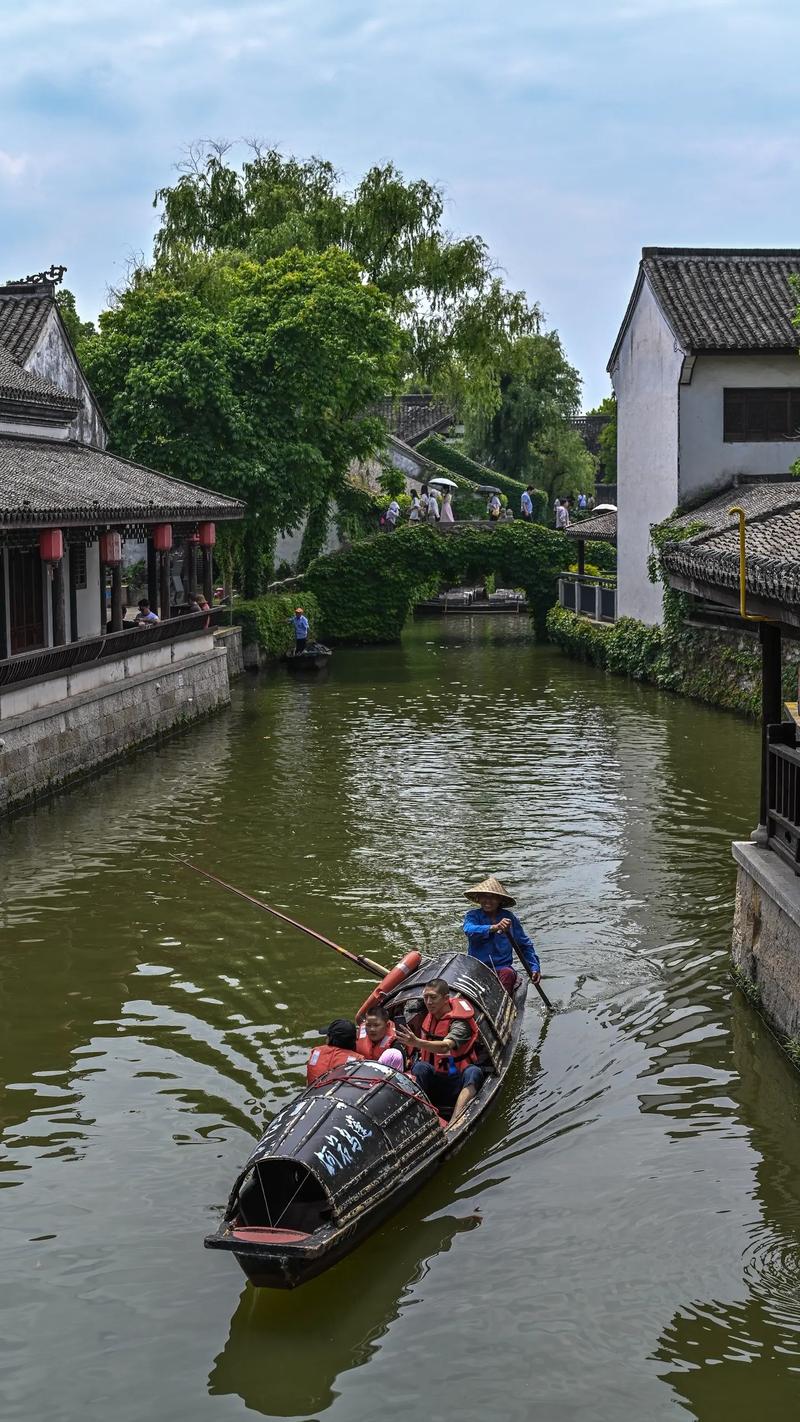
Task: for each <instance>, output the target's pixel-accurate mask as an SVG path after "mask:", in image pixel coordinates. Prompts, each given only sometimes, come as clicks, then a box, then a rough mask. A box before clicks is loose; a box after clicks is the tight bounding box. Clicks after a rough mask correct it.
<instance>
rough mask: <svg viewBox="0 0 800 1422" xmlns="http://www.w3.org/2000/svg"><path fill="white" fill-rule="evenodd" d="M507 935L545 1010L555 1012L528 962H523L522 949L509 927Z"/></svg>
mask: <svg viewBox="0 0 800 1422" xmlns="http://www.w3.org/2000/svg"><path fill="white" fill-rule="evenodd" d="M508 936H509V938H510V939H511V946H512V948H513V949H514V952H515V953H516V955H517V957H518V958H519V961H520V962H521V964H522V966H523V968H524V969H525V972H526V973H527V974H528V977H529V978H530V980H531V982H532V983H533V986H534V987H535V988H536V991H537V992H538V994H539V996H540V998H541V999H542V1002H543V1003H544V1005H545V1007H546V1008H547V1011H548V1012H555V1008H554V1006H553V1004H552V1002H551V1001H550V999H549V997H548V996H547V993H546V992H545V990H544V988H543V987H542V985H541V983H537V982H534V978H533V973H532V972H531V970H530V968H529V967H528V964H527V963H526V962H525V959H524V958H523V956H522V950H521V948H520V946H519V944H518V943H517V940H516V938H515V937H514V935H513V933H512V932H511V930H510V929H509V933H508Z"/></svg>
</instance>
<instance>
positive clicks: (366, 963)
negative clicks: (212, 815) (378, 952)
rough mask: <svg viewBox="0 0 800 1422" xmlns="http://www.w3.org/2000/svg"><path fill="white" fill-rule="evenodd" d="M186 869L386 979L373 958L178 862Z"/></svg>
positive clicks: (193, 866) (185, 861)
mask: <svg viewBox="0 0 800 1422" xmlns="http://www.w3.org/2000/svg"><path fill="white" fill-rule="evenodd" d="M178 862H179V863H180V864H183V866H184V867H185V868H186V869H193V870H194V872H195V874H202V876H203V878H204V879H210V880H211V882H212V884H219V886H220V888H221V889H227V890H228V893H229V894H237V895H238V897H239V898H240V899H244V900H245V902H246V903H248V904H253V905H254V906H255V908H258V909H261V912H262V913H271V914H272V916H273V918H279V919H280V920H281V921H282V922H283V923H288V924H290V925H291V927H292V928H299V930H300V932H301V933H307V934H308V936H309V938H316V940H317V942H318V943H324V944H325V947H326V948H332V949H333V951H334V953H341V955H342V957H343V958H349V959H350V962H351V963H358V965H359V967H361V968H366V969H367V970H368V971H369V972H370V973H374V974H375V976H376V978H385V977H386V974H387V973H388V971H389V970H388V968H382V967H381V965H380V963H376V962H374V961H373V959H372V958H365V956H364V954H363V953H351V951H350V949H349V948H342V946H341V944H339V943H334V942H333V939H331V938H326V937H325V936H324V934H322V933H317V932H316V930H315V929H313V928H307V927H306V925H305V924H304V923H298V921H297V919H296V918H290V917H289V915H288V914H286V913H281V912H280V910H279V909H276V908H271V907H270V905H269V904H265V903H264V902H263V901H262V900H261V899H254V898H253V896H252V894H246V893H245V892H244V890H243V889H237V888H236V886H235V884H226V883H225V880H224V879H218V878H217V876H216V874H210V873H209V872H208V870H207V869H201V868H200V865H199V864H192V863H191V862H190V861H189V860H188V859H181V860H179V861H178Z"/></svg>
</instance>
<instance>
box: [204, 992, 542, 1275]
mask: <svg viewBox="0 0 800 1422" xmlns="http://www.w3.org/2000/svg"><path fill="white" fill-rule="evenodd" d="M421 971H422V970H421ZM415 976H416V975H415ZM527 987H528V982H527V979H523V980H522V981H521V982H520V984H519V987H518V989H517V992H516V993H515V995H514V1006H515V1008H516V1012H515V1013H514V1014H513V1021H512V1023H511V1026H510V1030H509V1031H508V1035H507V1039H506V1041H505V1042H504V1044H503V1047H502V1055H501V1059H500V1060H498V1062H497V1064H496V1066H497V1069H496V1070H495V1072H494V1074H492V1075H489V1076H487V1078H486V1080H485V1082H484V1084H483V1086H482V1087H481V1090H480V1092H479V1093H478V1095H477V1096H476V1097H475V1099H474V1100H473V1102H472V1103H471V1104H470V1106H469V1107H468V1108H467V1111H466V1112H465V1113H464V1115H463V1116H462V1117H461V1119H460V1121H459V1123H458V1124H457V1125H456V1126H453V1127H450V1128H449V1129H447V1130H445V1129H444V1127H443V1125H442V1124H440V1123H437V1124H435V1125H433V1126H431V1127H430V1129H429V1130H428V1132H427V1135H426V1136H425V1139H424V1140H423V1141H422V1143H421V1144H420V1145H419V1148H417V1149H416V1150H415V1152H414V1153H413V1157H412V1158H413V1167H412V1168H411V1169H409V1170H408V1171H407V1172H403V1171H402V1166H401V1164H400V1160H401V1158H402V1156H403V1154H404V1153H405V1152H404V1142H403V1140H402V1138H399V1139H398V1141H397V1143H396V1146H397V1148H396V1151H393V1152H392V1155H393V1160H394V1167H393V1169H392V1170H390V1171H389V1172H387V1173H386V1175H385V1176H384V1178H383V1181H382V1186H381V1188H379V1189H375V1190H373V1191H371V1192H370V1195H369V1198H365V1199H364V1200H363V1205H362V1204H361V1203H360V1202H359V1205H358V1209H357V1212H356V1213H355V1218H350V1219H348V1220H347V1221H346V1222H345V1223H343V1224H341V1225H337V1224H334V1223H329V1224H326V1225H325V1226H324V1227H322V1228H317V1229H315V1230H314V1231H313V1232H312V1233H309V1234H302V1233H299V1232H298V1231H295V1230H280V1229H273V1228H271V1227H270V1228H267V1227H255V1228H250V1227H247V1226H242V1224H241V1220H240V1217H239V1216H240V1214H241V1213H242V1212H241V1211H240V1209H239V1206H238V1203H237V1197H236V1188H235V1189H234V1193H233V1195H232V1198H231V1203H230V1204H229V1208H228V1211H227V1212H226V1218H225V1220H224V1221H223V1222H222V1224H221V1225H220V1227H219V1229H218V1230H217V1231H216V1232H215V1233H214V1234H212V1235H209V1236H208V1237H207V1238H206V1240H205V1246H206V1248H207V1249H221V1250H225V1251H227V1252H229V1253H232V1254H233V1255H234V1256H235V1258H236V1260H237V1262H238V1264H239V1266H240V1268H241V1269H242V1271H243V1272H244V1274H245V1275H246V1276H247V1278H248V1279H249V1280H250V1281H251V1283H252V1284H253V1285H254V1286H255V1287H256V1288H271V1289H293V1288H297V1287H298V1286H299V1285H301V1284H304V1283H306V1282H307V1281H308V1280H310V1279H313V1278H315V1277H316V1276H318V1275H319V1274H322V1273H323V1272H325V1270H327V1269H329V1268H331V1266H332V1265H334V1264H336V1263H338V1262H339V1260H341V1259H343V1258H344V1257H345V1255H347V1254H349V1253H351V1252H352V1250H354V1249H356V1248H357V1247H358V1246H359V1245H360V1244H361V1243H362V1242H363V1241H364V1240H365V1239H366V1238H367V1237H368V1236H369V1235H370V1234H371V1233H372V1232H373V1231H374V1230H375V1229H377V1228H379V1227H380V1225H381V1224H383V1223H384V1222H385V1220H387V1219H388V1218H389V1217H390V1216H391V1215H393V1214H395V1213H396V1211H397V1210H399V1209H400V1208H401V1207H402V1206H403V1205H404V1204H405V1202H406V1201H407V1200H409V1199H410V1198H411V1197H412V1196H413V1195H415V1194H416V1193H417V1191H419V1190H420V1189H421V1188H422V1187H423V1186H424V1185H425V1184H426V1182H427V1181H428V1180H429V1179H430V1178H431V1177H432V1176H433V1175H434V1174H435V1173H436V1171H437V1170H438V1169H439V1168H440V1166H441V1165H443V1164H444V1162H445V1161H446V1160H448V1159H449V1158H450V1157H451V1156H453V1155H455V1154H456V1153H457V1152H458V1151H459V1150H460V1149H461V1147H462V1146H463V1145H464V1144H465V1143H466V1141H467V1140H469V1139H470V1137H471V1136H472V1135H473V1134H474V1132H475V1131H476V1130H477V1129H478V1127H479V1126H480V1124H481V1122H482V1121H483V1119H484V1117H485V1116H486V1115H487V1114H488V1112H489V1111H490V1110H491V1109H492V1107H493V1106H494V1105H495V1104H496V1103H497V1100H498V1098H499V1095H500V1092H501V1091H502V1088H503V1085H504V1082H505V1078H506V1075H507V1072H508V1068H509V1066H510V1064H511V1060H512V1058H513V1055H514V1053H515V1051H516V1048H517V1045H518V1043H519V1038H520V1035H521V1031H522V1021H523V1015H524V1007H525V999H526V994H527ZM510 1015H511V1014H510V1010H509V1012H508V1013H507V1016H510ZM373 1069H374V1070H380V1068H374V1066H373ZM384 1070H385V1071H387V1074H388V1075H389V1076H390V1077H391V1076H392V1075H394V1074H393V1073H391V1072H388V1069H384ZM416 1089H417V1088H415V1090H416ZM427 1112H428V1113H429V1114H432V1118H433V1121H434V1122H438V1118H437V1117H436V1113H435V1111H432V1108H430V1104H429V1103H428V1104H427ZM348 1119H349V1120H352V1117H348ZM328 1139H329V1137H328Z"/></svg>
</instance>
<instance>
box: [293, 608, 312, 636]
mask: <svg viewBox="0 0 800 1422" xmlns="http://www.w3.org/2000/svg"><path fill="white" fill-rule="evenodd" d="M292 621H293V622H294V635H295V637H296V638H297V640H298V641H302V639H303V637H307V636H308V618H307V617H306V615H305V613H304V612H299V613H298V612H296V613H295V614H294V617H293V618H292Z"/></svg>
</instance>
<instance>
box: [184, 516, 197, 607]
mask: <svg viewBox="0 0 800 1422" xmlns="http://www.w3.org/2000/svg"><path fill="white" fill-rule="evenodd" d="M184 568H185V571H186V601H187V602H191V600H192V598H193V596H194V593H195V591H196V588H197V544H196V543H194V542H193V541H192V539H191V537H190V536H189V534H188V533H187V535H186V561H185V563H184Z"/></svg>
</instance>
